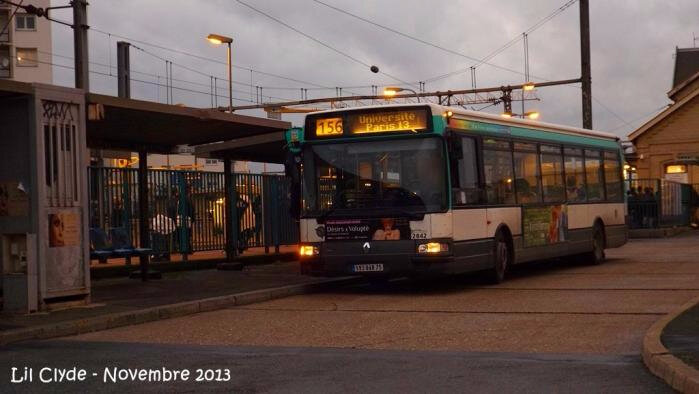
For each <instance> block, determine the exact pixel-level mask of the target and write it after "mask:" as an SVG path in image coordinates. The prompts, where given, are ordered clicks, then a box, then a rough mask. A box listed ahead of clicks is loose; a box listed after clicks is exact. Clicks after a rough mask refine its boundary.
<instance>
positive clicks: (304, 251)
mask: <svg viewBox="0 0 699 394" xmlns="http://www.w3.org/2000/svg"><path fill="white" fill-rule="evenodd" d="M318 253H319V251H318V247H317V246H313V245H301V247H299V255H301V257H313V256H317V255H318Z"/></svg>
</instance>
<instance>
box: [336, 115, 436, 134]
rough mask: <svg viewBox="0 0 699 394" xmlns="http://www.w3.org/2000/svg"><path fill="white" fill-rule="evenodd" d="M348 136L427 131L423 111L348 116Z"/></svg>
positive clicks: (425, 117) (425, 116)
mask: <svg viewBox="0 0 699 394" xmlns="http://www.w3.org/2000/svg"><path fill="white" fill-rule="evenodd" d="M347 123H348V124H349V125H350V127H349V132H350V134H376V133H390V132H395V131H418V130H424V129H427V112H426V111H425V110H411V111H392V112H372V113H363V114H352V113H350V114H348V115H347Z"/></svg>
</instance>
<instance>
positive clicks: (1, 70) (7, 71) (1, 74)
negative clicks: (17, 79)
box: [0, 45, 12, 78]
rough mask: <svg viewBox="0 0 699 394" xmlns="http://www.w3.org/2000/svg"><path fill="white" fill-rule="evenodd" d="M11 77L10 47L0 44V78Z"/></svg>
mask: <svg viewBox="0 0 699 394" xmlns="http://www.w3.org/2000/svg"><path fill="white" fill-rule="evenodd" d="M11 77H12V61H11V60H10V47H7V46H2V45H0V78H11Z"/></svg>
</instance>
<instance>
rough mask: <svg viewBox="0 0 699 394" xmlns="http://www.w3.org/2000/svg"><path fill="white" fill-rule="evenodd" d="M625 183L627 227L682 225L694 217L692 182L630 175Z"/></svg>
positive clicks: (695, 198)
mask: <svg viewBox="0 0 699 394" xmlns="http://www.w3.org/2000/svg"><path fill="white" fill-rule="evenodd" d="M626 183H627V189H626V190H627V203H628V212H629V222H630V223H629V225H630V227H631V228H656V227H666V226H686V225H689V224H690V222H693V221H694V220H696V216H695V215H696V208H697V206H699V199H697V197H696V194H697V193H696V191H697V190H698V189H697V188H693V187H692V185H688V184H683V183H678V182H673V181H668V180H664V179H632V180H629V181H626ZM693 215H694V216H693Z"/></svg>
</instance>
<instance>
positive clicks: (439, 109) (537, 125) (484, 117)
mask: <svg viewBox="0 0 699 394" xmlns="http://www.w3.org/2000/svg"><path fill="white" fill-rule="evenodd" d="M416 106H429V107H430V108H431V109H432V113H433V114H443V113H445V112H447V111H451V112H452V114H453V115H452V116H454V117H455V118H457V119H466V120H475V121H485V122H488V123H495V124H501V125H506V126H515V127H525V128H532V129H538V130H545V131H554V132H558V133H561V132H562V133H565V134H574V135H581V136H587V137H597V138H603V139H610V140H615V141H618V140H619V139H620V138H619V137H618V136H616V135H614V134H612V133H607V132H604V131H597V130H588V129H582V128H579V127H572V126H564V125H558V124H553V123H546V122H539V121H533V120H527V119H517V118H503V117H502V116H500V115H495V114H489V113H487V112H480V111H470V110H466V109H462V108H456V107H447V106H444V105H437V104H432V103H420V104H388V105H368V106H363V107H354V108H340V109H332V110H327V111H318V112H312V113H309V115H315V114H323V113H332V112H347V111H362V110H365V109H368V108H401V107H416Z"/></svg>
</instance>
